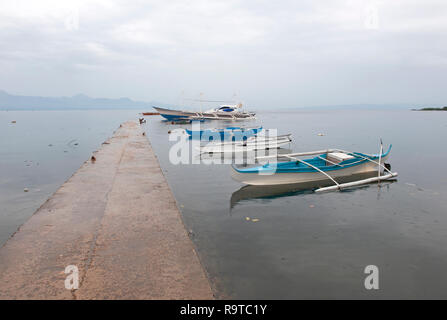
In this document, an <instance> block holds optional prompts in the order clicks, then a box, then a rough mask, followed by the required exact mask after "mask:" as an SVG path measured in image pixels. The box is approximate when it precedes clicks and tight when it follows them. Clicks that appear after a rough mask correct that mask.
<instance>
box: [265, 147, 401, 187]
mask: <svg viewBox="0 0 447 320" xmlns="http://www.w3.org/2000/svg"><path fill="white" fill-rule="evenodd" d="M382 150H383V149H382V147H381V148H380V154H379V162H377V161H374V160H372V159H370V158H368V157H364V156H362V155H360V154H358V153H354V152H349V151H345V150H341V149H327V150H319V151H310V152H301V153H290V154H277V155H272V156H262V157H257V158H256V160H264V159H271V158H278V157H285V158H289V159H292V160H296V161H298V162H301V163H302V164H304V165H307V166H309V167H311V168H313V169H315V170H316V171H318V172H320V173H322V174H324V175H325V176H326V177H328V178H329V180H331V181H332V182H334V185H333V186H329V187H324V188H319V189H316V190H315V192H325V191H335V190H341V189H344V188H349V187H354V186H359V185H364V184H368V183H372V182H376V181H377V182H380V181H383V180H389V179H392V178H394V177H397V175H398V174H397V172H391V170H390V169H388V168H387V167H386V166H384V165H383V164H382V163H381V158H382ZM330 152H341V153H345V154H348V155H355V156H356V157H359V158H362V159H364V160H367V161H370V162H373V163H375V164H377V165H378V176H377V177H374V178H368V179H363V180H358V181H353V182H347V183H338V182H337V181H336V180H335V179H334V178H332V177H331V176H330V175H329V174H328V173H326V172H324V171H323V170H321V169H320V168H318V167H316V166H314V165H312V164H310V163H308V162H307V161H304V160H301V159H298V158H297V157H300V156H309V155H319V154H324V153H330ZM339 166H342V165H339ZM381 169H383V170H384V172H388V173H387V174H384V175H381V174H380V171H381Z"/></svg>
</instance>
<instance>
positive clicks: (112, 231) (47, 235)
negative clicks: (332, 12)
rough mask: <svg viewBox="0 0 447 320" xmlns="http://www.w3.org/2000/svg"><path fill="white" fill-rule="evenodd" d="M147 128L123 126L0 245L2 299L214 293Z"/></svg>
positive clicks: (195, 296) (201, 296)
mask: <svg viewBox="0 0 447 320" xmlns="http://www.w3.org/2000/svg"><path fill="white" fill-rule="evenodd" d="M142 133H143V132H142V130H141V128H140V126H139V125H137V123H136V122H133V121H132V122H126V123H124V124H122V125H121V126H120V128H119V129H118V130H116V131H115V133H114V135H113V136H112V137H111V138H110V139H108V140H107V142H105V143H103V145H102V147H101V148H100V150H99V151H97V152H96V153H94V157H95V158H96V161H90V160H89V161H86V162H84V164H83V165H82V166H81V167H80V168H79V169H78V170H77V171H76V172H75V173H74V174H73V175H72V176H71V177H70V178H69V179H68V180H67V181H66V182H65V183H64V184H63V185H62V186H61V187H60V188H59V189H58V190H57V191H56V192H55V193H54V194H53V195H52V196H51V197H50V198H49V199H48V200H47V201H46V202H45V203H44V204H43V205H42V206H41V207H40V208H39V209H38V210H37V211H36V212H35V213H34V214H33V215H32V216H31V217H30V218H29V219H28V220H27V221H26V222H25V223H24V224H23V225H22V226H21V227H20V228H19V229H18V230H17V231H16V232H15V233H14V234H13V236H12V237H11V238H10V239H9V240H8V241H7V242H6V244H5V245H4V246H3V247H2V248H1V249H0V299H213V293H212V289H211V285H210V283H209V280H208V277H207V274H206V271H205V270H204V268H203V266H202V265H201V263H200V259H199V257H198V254H197V252H196V250H195V247H194V244H193V243H192V241H191V239H190V238H189V236H188V233H187V231H186V228H185V226H184V224H183V220H182V217H181V213H180V211H179V210H178V208H177V205H176V201H175V199H174V197H173V195H172V192H171V190H170V188H169V186H168V184H167V182H166V179H165V177H164V176H163V173H162V171H161V169H160V166H159V163H158V160H157V157H156V156H155V154H154V153H153V151H152V147H151V145H150V142H149V139H147V137H146V136H143V134H142ZM69 265H75V266H77V267H78V269H79V289H77V290H67V289H66V288H65V285H64V281H65V279H66V277H67V274H65V273H64V270H65V268H66V267H67V266H69Z"/></svg>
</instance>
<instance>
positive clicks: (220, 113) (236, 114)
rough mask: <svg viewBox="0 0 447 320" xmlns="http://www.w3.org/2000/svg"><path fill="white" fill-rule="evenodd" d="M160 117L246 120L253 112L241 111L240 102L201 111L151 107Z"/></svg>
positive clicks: (171, 118) (170, 118)
mask: <svg viewBox="0 0 447 320" xmlns="http://www.w3.org/2000/svg"><path fill="white" fill-rule="evenodd" d="M153 108H154V109H155V110H157V112H159V113H160V115H161V116H162V117H164V118H165V119H167V120H169V121H175V120H179V119H190V120H193V119H200V120H247V119H254V118H255V115H256V114H255V113H253V112H244V111H242V104H241V103H239V104H237V105H221V106H219V107H218V108H214V109H210V110H207V111H205V112H201V111H181V110H173V109H166V108H160V107H153Z"/></svg>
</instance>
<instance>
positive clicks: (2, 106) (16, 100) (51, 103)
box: [0, 90, 167, 110]
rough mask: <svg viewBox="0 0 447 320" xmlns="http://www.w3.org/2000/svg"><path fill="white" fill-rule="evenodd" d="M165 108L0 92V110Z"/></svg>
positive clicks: (126, 100) (80, 96)
mask: <svg viewBox="0 0 447 320" xmlns="http://www.w3.org/2000/svg"><path fill="white" fill-rule="evenodd" d="M154 105H155V106H165V107H166V106H167V105H165V104H162V103H159V102H155V101H152V102H141V101H134V100H131V99H129V98H119V99H107V98H91V97H89V96H86V95H84V94H77V95H74V96H72V97H39V96H19V95H12V94H9V93H7V92H5V91H2V90H0V110H67V109H74V110H76V109H81V110H82V109H148V110H152V106H154Z"/></svg>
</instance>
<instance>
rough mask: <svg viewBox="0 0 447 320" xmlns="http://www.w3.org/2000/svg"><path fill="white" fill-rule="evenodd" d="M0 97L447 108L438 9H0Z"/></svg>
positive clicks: (395, 5) (406, 5)
mask: <svg viewBox="0 0 447 320" xmlns="http://www.w3.org/2000/svg"><path fill="white" fill-rule="evenodd" d="M0 71H1V73H0V89H2V90H5V91H8V92H10V93H13V94H22V95H42V96H62V95H68V96H71V95H74V94H77V93H85V94H87V95H89V96H92V97H108V98H118V97H123V96H126V97H130V98H132V99H136V100H143V101H151V100H158V101H162V102H166V103H179V102H180V101H181V96H182V92H183V96H184V97H187V98H188V97H189V98H198V97H199V93H200V92H203V93H204V95H203V97H204V98H207V99H229V98H231V97H232V96H233V94H237V97H238V98H239V99H240V100H242V101H244V102H245V103H246V104H248V105H250V106H256V107H259V108H269V107H293V106H296V107H300V106H314V105H337V104H365V103H371V104H393V103H408V104H411V105H414V104H447V80H446V78H447V1H445V0H424V1H421V0H418V1H414V0H392V1H391V0H388V1H366V0H365V1H362V0H357V1H347V0H339V1H338V0H331V1H318V0H309V1H307V0H305V1H298V0H295V1H271V0H268V1H267V0H265V1H264V0H260V1H248V0H225V1H223V0H222V1H211V0H204V1H187V0H181V1H176V0H169V1H164V0H163V1H161V0H160V1H115V0H99V1H66V0H64V1H60V0H55V1H49V0H48V1H43V0H39V1H35V0H31V1H20V0H0Z"/></svg>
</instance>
